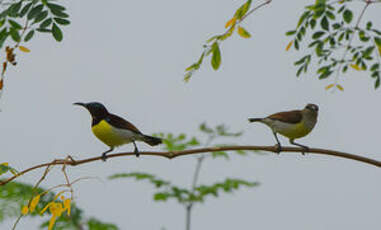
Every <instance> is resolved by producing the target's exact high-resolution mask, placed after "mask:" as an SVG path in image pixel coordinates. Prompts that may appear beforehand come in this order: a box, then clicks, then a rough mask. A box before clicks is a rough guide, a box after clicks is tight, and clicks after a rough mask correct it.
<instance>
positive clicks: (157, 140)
mask: <svg viewBox="0 0 381 230" xmlns="http://www.w3.org/2000/svg"><path fill="white" fill-rule="evenodd" d="M143 141H144V142H145V143H147V144H149V145H151V146H155V145H158V144H161V143H162V140H161V139H160V138H158V137H151V136H148V135H144V136H143Z"/></svg>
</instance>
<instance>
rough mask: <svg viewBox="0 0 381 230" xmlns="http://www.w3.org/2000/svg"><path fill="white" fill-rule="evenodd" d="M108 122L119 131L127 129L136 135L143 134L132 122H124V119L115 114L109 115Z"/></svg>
mask: <svg viewBox="0 0 381 230" xmlns="http://www.w3.org/2000/svg"><path fill="white" fill-rule="evenodd" d="M108 118H109V119H107V122H109V123H110V125H112V126H114V127H116V128H119V129H127V130H130V131H132V132H135V133H139V134H142V132H140V131H139V129H138V128H136V127H135V125H133V124H131V123H130V122H128V121H126V120H124V119H123V118H121V117H119V116H117V115H114V114H111V113H110V114H109V115H108Z"/></svg>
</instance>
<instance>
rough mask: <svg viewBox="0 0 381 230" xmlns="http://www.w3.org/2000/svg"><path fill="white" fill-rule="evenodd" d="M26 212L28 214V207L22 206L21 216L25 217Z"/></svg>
mask: <svg viewBox="0 0 381 230" xmlns="http://www.w3.org/2000/svg"><path fill="white" fill-rule="evenodd" d="M28 212H29V208H28V206H23V207H22V209H21V214H23V215H24V216H25V215H26V214H28Z"/></svg>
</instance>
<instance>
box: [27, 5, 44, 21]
mask: <svg viewBox="0 0 381 230" xmlns="http://www.w3.org/2000/svg"><path fill="white" fill-rule="evenodd" d="M43 8H44V5H42V4H40V5H38V6H35V7H33V8H32V9H31V10H30V11H29V13H28V15H27V18H28V20H31V19H33V18H35V17H37V15H39V14H40V13H41V12H42V9H43Z"/></svg>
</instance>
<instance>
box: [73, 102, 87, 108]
mask: <svg viewBox="0 0 381 230" xmlns="http://www.w3.org/2000/svg"><path fill="white" fill-rule="evenodd" d="M73 105H79V106H82V107H85V108H86V109H87V106H86V104H85V103H82V102H76V103H73Z"/></svg>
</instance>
